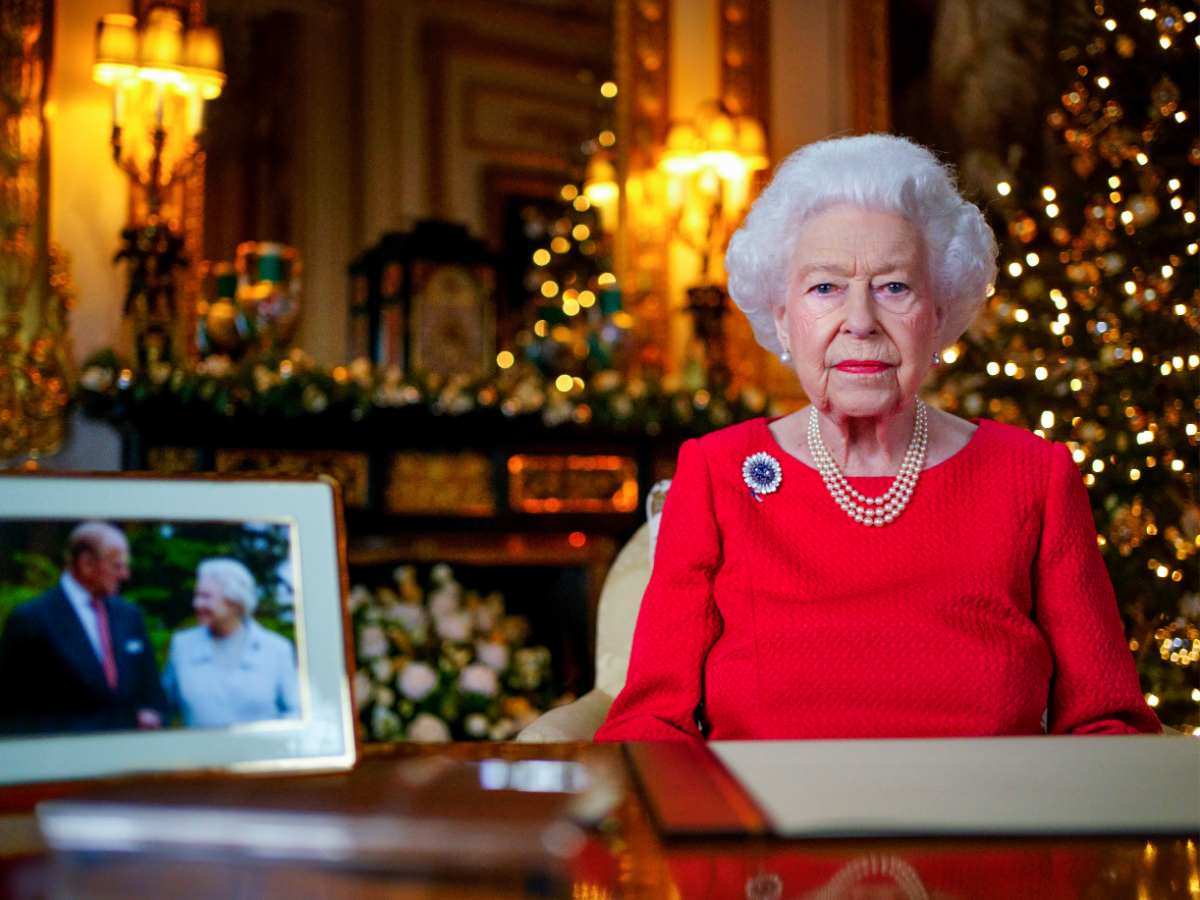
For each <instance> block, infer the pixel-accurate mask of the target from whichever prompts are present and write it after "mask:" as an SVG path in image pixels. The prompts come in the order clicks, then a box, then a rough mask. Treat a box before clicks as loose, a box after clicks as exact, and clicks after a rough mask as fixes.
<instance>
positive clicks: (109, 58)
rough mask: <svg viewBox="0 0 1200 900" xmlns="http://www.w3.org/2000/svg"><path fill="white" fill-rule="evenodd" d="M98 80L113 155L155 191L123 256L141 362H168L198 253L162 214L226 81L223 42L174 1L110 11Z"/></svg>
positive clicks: (100, 40) (101, 37) (99, 31)
mask: <svg viewBox="0 0 1200 900" xmlns="http://www.w3.org/2000/svg"><path fill="white" fill-rule="evenodd" d="M92 78H93V79H94V80H95V81H97V82H99V83H100V84H104V85H108V86H109V87H111V88H112V97H113V107H112V150H113V159H114V160H115V161H116V163H117V165H119V166H120V167H121V169H122V170H123V171H124V172H125V173H126V174H128V175H129V177H130V179H131V180H132V181H133V182H134V183H135V184H138V185H140V186H141V187H142V188H143V189H144V190H145V195H146V206H147V210H148V213H149V215H148V217H147V219H146V221H145V222H144V223H142V224H139V225H131V226H130V227H128V228H126V229H125V230H124V231H123V232H122V233H121V237H122V241H123V243H122V246H121V249H120V251H119V252H118V253H117V257H116V258H117V260H118V261H125V262H126V263H127V264H128V268H129V283H128V289H127V291H126V296H125V314H126V315H127V316H128V317H129V318H130V319H131V320H132V321H133V326H134V333H135V336H136V342H137V348H136V349H137V355H138V361H139V363H140V364H141V365H143V366H147V367H153V366H156V365H163V364H165V363H166V362H168V361H169V360H171V359H172V358H175V357H178V356H180V355H181V354H180V352H179V343H180V342H182V343H184V344H186V343H187V342H188V338H187V337H186V336H185V335H184V332H186V330H187V329H186V327H185V326H184V325H181V318H180V316H179V315H178V313H179V310H178V309H177V308H176V303H175V291H176V272H177V271H182V270H185V269H186V268H187V266H188V265H189V263H190V260H189V259H188V258H187V255H186V254H185V253H184V243H185V241H184V238H183V237H182V236H181V235H179V234H177V233H176V232H175V230H174V229H173V228H172V227H171V226H170V225H169V224H168V223H166V222H163V221H160V213H161V210H162V207H163V202H164V199H165V198H166V197H167V196H168V194H169V192H170V191H171V189H172V188H173V187H174V186H175V185H176V184H177V183H178V182H179V181H180V180H181V179H183V178H186V177H187V176H188V175H189V174H190V173H191V172H192V171H193V164H194V160H195V158H196V152H197V150H198V149H199V145H198V143H197V135H198V134H199V133H200V131H201V130H202V129H203V127H204V104H205V102H207V101H208V100H212V99H214V98H215V97H218V96H220V94H221V89H222V88H223V87H224V86H225V73H224V57H223V54H222V51H221V39H220V37H218V35H217V33H216V31H215V30H213V29H211V28H202V27H196V28H184V25H183V19H182V17H181V16H180V12H179V10H178V9H175V8H173V7H170V6H156V7H154V8H152V9H151V10H150V11H149V12H148V13H147V14H146V16H145V19H144V20H143V21H140V22H139V20H138V18H137V17H136V16H131V15H127V14H122V13H114V14H111V15H106V16H104V18H102V19H101V20H100V22H99V24H97V26H96V55H95V61H94V63H93V65H92ZM181 339H182V341H181Z"/></svg>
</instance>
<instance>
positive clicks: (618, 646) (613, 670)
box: [517, 481, 671, 744]
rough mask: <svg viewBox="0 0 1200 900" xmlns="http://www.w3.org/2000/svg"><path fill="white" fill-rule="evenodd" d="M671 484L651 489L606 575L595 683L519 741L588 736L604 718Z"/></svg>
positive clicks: (621, 681) (618, 684) (623, 666)
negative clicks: (643, 518) (638, 522)
mask: <svg viewBox="0 0 1200 900" xmlns="http://www.w3.org/2000/svg"><path fill="white" fill-rule="evenodd" d="M670 484H671V483H670V482H669V481H660V482H659V483H658V484H656V485H655V486H654V487H653V488H652V489H651V491H650V496H649V497H648V498H647V499H646V512H647V522H646V524H645V525H643V526H642V527H641V528H639V529H638V530H637V531H635V532H634V534H633V537H631V538H630V539H629V542H628V543H627V544H626V545H625V546H624V547H622V548H621V552H620V553H618V554H617V558H616V559H615V560H613V564H612V568H610V569H609V570H608V576H607V577H606V578H605V579H604V586H603V587H602V588H601V590H600V604H599V609H598V610H597V612H596V686H595V687H594V688H593V689H592V690H590V691H588V692H587V693H586V694H584V695H583V696H582V697H580V698H579V699H578V700H576V701H575V702H574V703H568V704H566V705H565V706H560V707H558V708H556V709H552V710H550V711H549V712H547V713H545V714H544V715H542V716H540V717H539V718H537V719H536V720H534V721H533V722H531V723H530V724H529V725H527V726H526V727H525V728H524V729H523V730H522V731H521V733H520V734H518V735H517V740H518V741H522V742H524V743H534V744H548V743H554V742H558V741H590V740H591V739H592V738H593V737H594V736H595V734H596V731H597V730H598V729H599V728H600V726H601V725H603V724H604V719H605V717H606V716H608V709H609V707H610V706H612V704H613V700H615V699H616V696H617V694H619V693H620V692H621V688H623V687H624V686H625V675H626V673H627V672H628V671H629V651H630V648H631V647H632V646H633V627H634V625H636V624H637V616H638V610H639V609H640V608H641V605H642V594H644V593H645V592H646V585H647V584H649V583H650V567H651V564H652V562H653V560H654V543H655V539H656V538H657V536H658V521H659V519H660V518H661V516H662V501H663V498H664V497H666V495H667V488H668V487H669V486H670Z"/></svg>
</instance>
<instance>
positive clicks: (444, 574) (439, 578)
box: [429, 563, 454, 584]
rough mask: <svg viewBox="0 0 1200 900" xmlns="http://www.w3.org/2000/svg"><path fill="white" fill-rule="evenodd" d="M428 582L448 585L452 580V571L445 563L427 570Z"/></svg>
mask: <svg viewBox="0 0 1200 900" xmlns="http://www.w3.org/2000/svg"><path fill="white" fill-rule="evenodd" d="M429 580H430V581H432V582H433V583H434V584H448V583H450V582H451V581H453V580H454V570H453V569H452V568H450V567H449V566H448V565H446V564H445V563H438V564H437V565H436V566H434V567H433V568H432V569H430V570H429Z"/></svg>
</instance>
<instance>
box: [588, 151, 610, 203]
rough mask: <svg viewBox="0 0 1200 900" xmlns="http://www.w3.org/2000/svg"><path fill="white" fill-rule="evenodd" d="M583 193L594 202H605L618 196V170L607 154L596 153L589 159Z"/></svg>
mask: <svg viewBox="0 0 1200 900" xmlns="http://www.w3.org/2000/svg"><path fill="white" fill-rule="evenodd" d="M583 193H584V195H585V196H586V197H587V198H588V199H589V200H591V201H592V202H593V203H604V202H606V201H608V200H612V199H613V198H615V197H616V196H617V170H616V169H615V168H613V164H612V162H611V161H610V160H609V158H608V156H607V155H606V154H604V153H596V154H593V155H592V158H591V159H589V160H588V164H587V174H586V175H585V176H584V181H583Z"/></svg>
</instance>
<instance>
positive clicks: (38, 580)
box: [0, 550, 59, 632]
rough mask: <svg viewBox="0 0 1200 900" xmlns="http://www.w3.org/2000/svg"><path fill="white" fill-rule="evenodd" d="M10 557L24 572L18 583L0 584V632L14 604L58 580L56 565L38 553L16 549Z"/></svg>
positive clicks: (42, 591) (34, 594)
mask: <svg viewBox="0 0 1200 900" xmlns="http://www.w3.org/2000/svg"><path fill="white" fill-rule="evenodd" d="M12 558H13V562H15V563H16V564H17V565H19V566H22V567H24V574H23V576H22V578H21V581H20V583H18V584H0V632H2V631H3V630H4V623H5V622H6V621H7V620H8V614H9V613H11V612H12V611H13V609H14V608H15V607H16V606H18V605H20V604H22V603H24V602H25V601H26V600H32V599H33V598H34V597H36V596H38V595H39V594H42V593H44V592H46V591H48V590H50V588H52V587H53V586H54V584H55V582H57V581H58V574H59V573H58V566H56V565H55V564H54V563H53V562H52V561H51V560H49V559H47V558H46V557H45V556H42V555H41V554H40V553H26V552H23V551H20V550H17V551H15V552H14V553H13V554H12Z"/></svg>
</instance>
